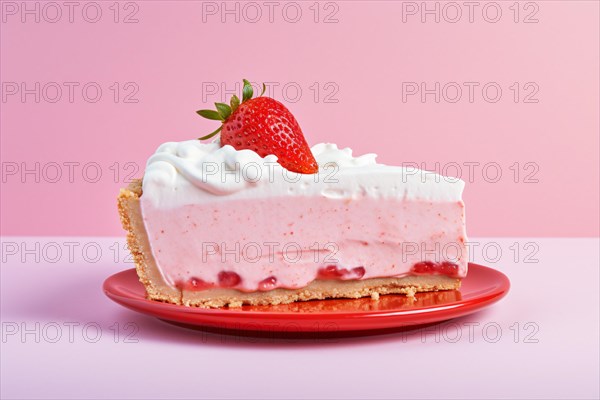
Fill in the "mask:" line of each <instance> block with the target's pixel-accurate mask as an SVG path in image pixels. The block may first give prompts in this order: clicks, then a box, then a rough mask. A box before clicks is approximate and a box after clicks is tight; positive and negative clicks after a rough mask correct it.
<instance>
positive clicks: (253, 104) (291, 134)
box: [197, 79, 319, 174]
mask: <svg viewBox="0 0 600 400" xmlns="http://www.w3.org/2000/svg"><path fill="white" fill-rule="evenodd" d="M242 92H243V96H242V102H241V104H240V99H239V98H238V97H237V96H236V95H234V96H233V97H232V98H231V106H229V105H227V104H224V103H215V106H216V107H217V111H214V110H200V111H197V113H198V114H200V115H201V116H203V117H204V118H208V119H212V120H219V121H223V124H222V125H221V126H220V127H219V129H217V130H216V131H214V132H213V133H211V134H210V135H207V136H204V137H201V138H200V140H205V139H210V138H212V137H213V136H215V135H216V134H218V133H219V132H221V145H223V146H224V145H227V144H228V145H231V146H233V147H234V148H235V149H237V150H252V151H255V152H256V153H258V155H260V156H261V157H265V156H268V155H269V154H274V155H276V156H277V161H278V162H279V164H281V165H282V166H283V167H284V168H286V169H288V170H290V171H294V172H299V173H302V174H314V173H316V172H318V170H319V167H318V165H317V162H316V160H315V157H314V156H313V154H312V152H311V151H310V148H309V147H308V144H307V143H306V139H304V135H303V134H302V129H300V125H298V122H297V121H296V118H294V116H293V115H292V113H291V112H290V111H289V110H288V109H287V108H286V107H285V106H284V105H283V104H281V103H280V102H278V101H277V100H274V99H272V98H270V97H262V95H263V94H264V92H265V85H264V84H263V92H262V93H261V95H260V97H257V98H255V99H253V98H252V95H253V90H252V85H250V82H248V81H247V80H245V79H244V88H243V91H242Z"/></svg>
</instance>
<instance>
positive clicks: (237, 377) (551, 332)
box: [0, 238, 600, 399]
mask: <svg viewBox="0 0 600 400" xmlns="http://www.w3.org/2000/svg"><path fill="white" fill-rule="evenodd" d="M116 240H117V239H116V238H104V239H96V238H52V239H41V238H30V239H27V240H23V239H22V238H5V239H4V242H3V246H4V248H6V246H7V245H8V244H13V243H17V246H18V247H21V243H23V246H26V247H27V248H28V249H34V248H35V247H36V243H37V244H38V246H39V247H40V248H44V247H47V248H48V247H49V246H50V244H51V243H53V242H54V243H56V244H57V245H58V247H57V248H64V246H63V245H62V243H64V242H70V243H77V244H79V246H78V247H75V248H76V249H77V250H76V251H75V252H74V257H73V258H72V259H69V258H68V257H67V256H66V254H63V257H62V259H59V260H57V261H55V262H54V263H51V262H48V261H49V260H50V258H47V261H44V258H43V257H42V259H41V260H40V261H39V262H35V252H34V253H33V254H29V255H27V256H26V259H25V262H21V257H22V256H23V252H20V253H19V254H16V255H10V256H7V258H6V260H5V261H6V264H5V265H4V266H3V267H2V268H1V269H0V274H1V276H0V277H1V278H2V279H1V289H2V290H1V298H0V300H1V301H0V311H1V319H2V331H3V334H4V338H3V339H2V342H0V344H1V351H2V358H1V361H0V362H1V367H2V368H1V372H0V373H1V376H0V378H1V381H2V385H1V392H0V395H1V397H2V398H128V397H135V398H168V397H174V398H248V397H251V398H369V399H372V398H476V399H479V398H545V399H555V398H569V399H572V398H581V399H597V398H598V396H599V395H600V393H599V391H598V376H599V374H600V370H599V361H598V360H599V359H600V357H599V351H600V350H599V344H598V335H599V334H600V332H599V330H598V324H599V320H598V318H599V315H600V309H599V304H600V299H599V293H600V290H599V289H600V288H599V286H598V285H599V284H598V282H599V278H600V277H599V275H598V263H599V262H600V259H599V258H598V246H600V242H599V241H598V240H597V239H531V238H529V239H520V238H506V239H502V240H493V239H486V240H477V239H472V241H473V243H478V246H476V247H475V248H476V249H478V250H477V251H474V252H473V253H472V255H471V256H472V258H471V259H472V260H473V261H475V262H477V263H480V264H486V265H488V266H491V267H494V268H497V269H499V270H501V271H502V272H503V273H505V274H506V275H507V276H508V277H509V278H510V280H511V291H510V293H509V294H508V295H507V297H505V298H504V299H503V300H501V301H500V302H499V303H497V304H494V305H493V306H492V307H490V308H489V309H486V310H484V311H482V312H479V313H476V314H473V315H471V316H468V317H464V318H460V319H457V320H452V321H450V322H447V323H443V324H441V325H436V326H434V327H430V328H429V329H425V330H418V331H414V332H405V333H400V334H393V335H385V336H379V337H370V338H369V337H367V338H358V339H345V340H344V339H336V340H325V339H322V340H307V341H300V340H294V339H287V340H286V339H283V340H275V339H253V338H240V337H233V336H221V335H214V334H203V333H200V332H195V331H188V330H184V329H182V328H177V327H173V326H170V325H167V324H166V323H163V322H161V321H159V320H156V319H154V318H151V317H146V316H143V315H140V314H137V313H135V312H133V311H130V310H127V309H124V308H122V307H120V306H118V305H117V304H114V303H112V302H111V301H110V300H108V299H107V298H106V297H104V295H103V293H102V291H101V285H102V282H103V280H104V279H105V278H106V277H107V276H108V275H110V274H111V273H115V272H118V271H121V270H123V269H125V268H129V267H132V264H131V263H118V264H115V263H114V260H113V257H114V254H115V253H114V250H110V249H119V248H121V247H119V246H123V245H124V243H123V241H122V240H121V239H119V241H118V242H116ZM115 242H116V243H117V245H118V246H115ZM90 243H95V244H96V245H97V246H99V248H101V249H103V250H104V252H103V257H100V258H99V259H97V260H96V263H93V262H85V259H83V258H82V257H81V254H82V252H81V249H82V248H83V247H84V246H88V248H91V247H90ZM515 243H516V244H517V246H515ZM528 243H529V244H530V245H534V246H537V251H535V252H534V254H533V255H531V254H530V253H532V252H531V251H530V250H528V251H527V252H525V253H524V252H523V247H524V246H525V245H527V244H528ZM485 247H488V248H496V247H497V248H500V249H502V250H503V253H502V254H503V256H502V257H500V258H498V259H497V260H495V262H486V260H488V261H491V258H489V257H490V256H492V254H493V253H491V252H490V254H489V256H483V254H482V253H481V252H480V250H481V249H483V248H485ZM21 248H23V247H21ZM511 248H512V249H515V248H520V249H521V252H520V253H519V256H518V257H517V259H516V261H517V262H515V258H514V256H515V253H514V252H513V251H512V250H510V249H511ZM5 253H9V252H5ZM10 253H12V251H11V252H10ZM50 254H52V253H50V252H49V253H48V255H50ZM93 254H94V253H93V252H91V251H90V254H89V255H88V259H89V257H93V259H94V260H95V259H96V258H95V256H94V255H93ZM120 256H121V257H122V256H123V254H122V253H121V254H120ZM525 256H529V257H525ZM52 259H54V258H53V257H52ZM565 265H569V266H573V267H576V275H575V278H576V279H577V287H576V288H574V287H572V285H568V284H567V285H565V276H564V268H565ZM565 290H569V291H565ZM570 290H576V292H572V291H570ZM32 293H35V295H32ZM69 322H71V323H73V324H71V326H73V328H72V329H73V334H72V336H71V338H72V340H70V337H69V325H65V324H67V323H69ZM36 323H38V324H39V325H38V326H37V327H36V325H35V324H36ZM75 323H76V324H78V325H75ZM128 323H129V324H130V325H127V324H128ZM53 324H54V325H53ZM94 324H95V325H94ZM56 325H58V326H59V329H60V330H59V331H58V332H59V333H60V336H59V337H58V338H57V339H55V337H57V334H56V332H57V328H56ZM86 326H87V328H84V327H86ZM498 328H499V329H500V330H498ZM14 329H16V331H14V332H13V330H14ZM86 329H87V331H86ZM25 330H28V331H29V333H27V332H25ZM84 331H85V333H84ZM98 331H99V332H101V334H102V335H101V337H100V338H98V339H97V341H96V336H97V332H98ZM9 332H13V333H9ZM115 332H117V333H118V335H115ZM497 332H500V333H499V335H498V334H497ZM36 333H37V335H38V337H39V343H36V341H35V340H36ZM23 335H24V336H23ZM52 341H55V342H54V343H53V342H52ZM157 364H160V365H162V367H155V365H157ZM266 369H268V374H266V373H265V370H266Z"/></svg>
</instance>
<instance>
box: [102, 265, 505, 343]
mask: <svg viewBox="0 0 600 400" xmlns="http://www.w3.org/2000/svg"><path fill="white" fill-rule="evenodd" d="M509 287H510V282H509V280H508V278H507V277H506V276H505V275H504V274H503V273H501V272H499V271H497V270H495V269H492V268H488V267H484V266H482V265H477V264H473V263H470V264H469V273H468V275H467V277H466V278H465V279H463V281H462V285H461V289H460V290H447V291H440V292H429V293H417V294H416V296H415V297H416V299H414V300H413V299H411V298H409V297H406V296H404V295H393V294H392V295H385V296H381V297H380V298H379V300H378V301H374V300H372V299H371V298H370V297H368V298H362V299H330V300H312V301H305V302H296V303H291V304H284V305H276V306H243V307H241V308H221V309H204V308H196V307H185V306H180V305H174V304H168V303H161V302H158V301H153V300H148V299H146V292H145V289H144V287H143V285H142V284H141V283H140V282H139V281H138V276H137V274H136V271H135V269H130V270H127V271H122V272H119V273H117V274H114V275H112V276H111V277H109V278H108V279H107V280H106V281H104V293H106V295H107V296H108V297H109V298H111V299H112V300H114V301H115V302H117V303H119V304H121V305H123V306H125V307H127V308H130V309H132V310H135V311H138V312H141V313H144V314H147V315H151V316H154V317H157V318H160V319H163V320H165V321H167V322H171V323H175V324H177V325H183V326H186V327H192V328H197V329H203V330H208V331H215V330H218V331H220V332H229V331H235V332H242V331H243V332H275V333H306V332H313V333H314V332H320V333H336V332H338V333H342V332H352V331H354V332H366V331H374V330H389V329H394V328H395V329H398V328H400V329H401V328H404V327H409V326H414V325H423V324H431V323H435V322H440V321H444V320H448V319H451V318H456V317H461V316H464V315H467V314H471V313H473V312H475V311H478V310H481V309H482V308H484V307H487V306H489V305H490V304H492V303H495V302H496V301H498V300H500V299H501V298H502V297H504V295H506V293H507V292H508V289H509Z"/></svg>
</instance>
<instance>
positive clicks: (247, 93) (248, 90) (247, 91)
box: [242, 79, 254, 103]
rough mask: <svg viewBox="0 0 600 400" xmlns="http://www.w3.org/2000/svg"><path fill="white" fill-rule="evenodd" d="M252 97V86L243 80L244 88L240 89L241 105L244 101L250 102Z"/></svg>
mask: <svg viewBox="0 0 600 400" xmlns="http://www.w3.org/2000/svg"><path fill="white" fill-rule="evenodd" d="M253 95H254V89H252V85H251V84H250V82H248V81H247V80H246V79H244V87H243V89H242V103H243V102H245V101H246V100H250V99H251V98H252V96H253Z"/></svg>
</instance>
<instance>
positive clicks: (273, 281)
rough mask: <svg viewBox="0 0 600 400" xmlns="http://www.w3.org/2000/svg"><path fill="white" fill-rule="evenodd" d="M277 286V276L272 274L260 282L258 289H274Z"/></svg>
mask: <svg viewBox="0 0 600 400" xmlns="http://www.w3.org/2000/svg"><path fill="white" fill-rule="evenodd" d="M276 286H277V278H275V277H274V276H270V277H268V278H266V279H263V280H262V281H260V282H259V283H258V290H262V291H265V290H273V289H275V287H276Z"/></svg>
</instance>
